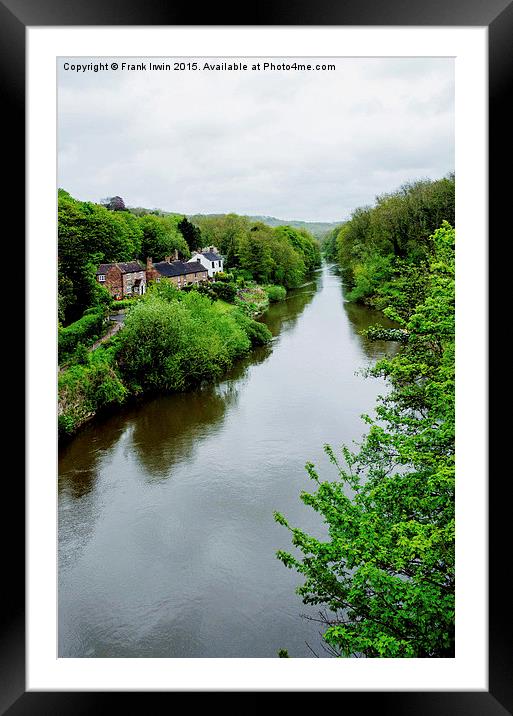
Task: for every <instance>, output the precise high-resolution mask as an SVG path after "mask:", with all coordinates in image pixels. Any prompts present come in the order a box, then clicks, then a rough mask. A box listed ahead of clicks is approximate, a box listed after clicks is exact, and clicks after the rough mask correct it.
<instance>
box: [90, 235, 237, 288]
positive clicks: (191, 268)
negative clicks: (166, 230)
mask: <svg viewBox="0 0 513 716" xmlns="http://www.w3.org/2000/svg"><path fill="white" fill-rule="evenodd" d="M220 271H223V257H222V256H220V255H219V253H218V251H217V249H216V248H215V246H209V247H207V249H202V250H201V251H197V252H195V253H194V254H193V255H192V256H191V258H190V259H189V260H188V261H180V260H178V251H175V253H174V256H173V257H171V256H166V257H165V259H164V261H158V262H156V263H153V261H152V259H151V258H148V259H146V266H144V264H143V263H142V262H141V261H128V262H119V261H118V262H116V263H110V264H100V266H99V267H98V270H97V271H96V280H97V281H98V283H101V284H102V286H105V287H106V288H107V289H108V291H109V292H110V295H111V296H112V297H113V298H115V299H122V298H130V297H131V296H142V295H143V294H144V293H146V288H147V286H148V284H149V283H150V282H151V281H156V282H157V283H158V282H159V281H161V280H162V279H163V278H165V279H168V280H170V281H171V282H172V283H174V284H175V286H177V287H178V288H182V287H183V286H186V285H187V284H191V283H200V281H209V280H210V281H214V280H215V275H216V274H217V273H219V272H220Z"/></svg>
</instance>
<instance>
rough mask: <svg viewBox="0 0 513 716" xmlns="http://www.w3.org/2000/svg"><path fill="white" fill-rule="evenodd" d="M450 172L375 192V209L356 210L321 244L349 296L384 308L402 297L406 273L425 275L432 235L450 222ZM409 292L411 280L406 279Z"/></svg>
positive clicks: (452, 178)
mask: <svg viewBox="0 0 513 716" xmlns="http://www.w3.org/2000/svg"><path fill="white" fill-rule="evenodd" d="M454 186H455V183H454V176H453V175H451V176H449V177H446V178H444V179H439V180H437V181H429V180H425V181H418V182H415V183H412V184H405V185H404V186H402V187H401V188H400V189H399V190H398V191H395V192H392V193H390V194H383V195H381V196H378V197H377V199H376V204H375V206H373V207H360V208H358V209H356V210H355V211H354V212H353V214H352V216H351V219H350V220H349V221H347V222H346V223H344V224H343V225H342V226H341V227H339V228H338V229H336V230H334V231H333V232H331V234H329V235H328V236H327V237H326V238H325V240H324V243H323V249H324V255H325V256H326V258H328V260H335V259H336V260H338V261H339V262H340V265H341V267H342V270H343V275H344V278H345V280H346V282H347V284H348V285H349V287H350V289H351V291H350V292H349V293H348V294H347V298H348V299H349V300H356V301H362V302H364V303H370V304H372V305H374V306H375V307H377V308H380V309H382V308H384V307H385V306H387V305H388V304H389V302H390V301H391V300H393V299H394V298H396V297H397V296H399V295H401V293H402V291H403V288H404V285H405V279H404V276H405V273H406V272H408V271H413V272H415V271H416V272H417V275H418V276H419V277H422V276H424V275H425V273H426V272H425V267H426V262H427V261H428V260H429V258H430V251H431V248H432V246H431V241H430V236H431V235H432V234H433V232H434V231H435V230H436V229H437V228H438V227H440V226H441V224H442V222H443V221H448V222H449V223H450V224H451V225H452V226H454ZM406 282H407V284H408V288H409V290H415V289H414V283H413V282H412V281H411V280H410V277H408V278H407V281H406Z"/></svg>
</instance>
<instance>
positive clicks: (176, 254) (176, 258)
mask: <svg viewBox="0 0 513 716" xmlns="http://www.w3.org/2000/svg"><path fill="white" fill-rule="evenodd" d="M173 261H178V249H175V257H174V259H173Z"/></svg>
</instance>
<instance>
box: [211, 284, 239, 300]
mask: <svg viewBox="0 0 513 716" xmlns="http://www.w3.org/2000/svg"><path fill="white" fill-rule="evenodd" d="M212 290H213V292H214V294H215V296H216V297H217V298H220V299H221V300H222V301H226V302H227V303H233V302H234V300H235V296H236V295H237V287H236V285H235V284H234V283H224V282H221V283H214V284H212Z"/></svg>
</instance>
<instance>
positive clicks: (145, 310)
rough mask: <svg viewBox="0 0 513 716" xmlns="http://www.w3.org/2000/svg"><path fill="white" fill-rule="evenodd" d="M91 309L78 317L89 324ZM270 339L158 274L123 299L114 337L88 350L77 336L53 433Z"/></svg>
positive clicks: (208, 371) (194, 379)
mask: <svg viewBox="0 0 513 716" xmlns="http://www.w3.org/2000/svg"><path fill="white" fill-rule="evenodd" d="M220 285H222V286H224V288H225V289H226V288H229V287H230V285H229V284H226V283H221V284H220ZM207 288H208V289H210V288H211V286H210V285H208V286H207ZM95 315H96V314H95V313H94V309H92V310H91V311H90V312H89V313H88V314H86V315H85V316H84V318H83V319H81V321H79V323H80V324H81V323H82V322H86V319H87V325H89V323H88V321H89V319H90V318H91V319H92V318H93V317H94V316H95ZM72 328H73V327H69V328H65V329H61V332H64V333H66V332H68V333H69V332H70V329H72ZM74 331H75V333H76V332H77V331H76V329H74ZM81 335H82V334H81ZM271 338H272V336H271V333H270V331H269V329H268V328H267V327H266V326H265V325H264V324H262V323H258V322H257V321H255V320H253V319H252V318H251V317H249V316H247V315H245V314H244V313H243V312H242V311H240V310H239V309H238V308H237V307H236V306H234V305H230V304H228V303H226V302H224V301H220V300H217V297H216V296H215V295H214V297H213V298H212V297H210V296H208V295H204V294H202V293H201V292H200V290H190V291H186V290H178V289H177V288H175V287H174V285H173V284H172V283H171V282H169V281H165V280H164V281H161V282H160V283H155V284H153V285H152V286H151V287H150V289H149V290H148V292H147V293H146V294H145V295H144V296H142V297H140V298H139V299H138V300H136V301H132V302H131V307H130V310H129V312H128V313H127V316H126V319H125V324H124V326H123V328H122V329H121V330H120V331H119V333H117V335H116V336H115V337H114V338H111V339H110V340H109V341H108V342H107V343H105V344H103V345H102V346H100V347H99V348H97V350H95V351H93V352H90V351H87V350H86V349H85V347H84V344H83V341H82V343H80V344H79V346H78V347H79V348H80V346H82V348H84V350H75V352H74V354H73V355H72V356H71V365H70V366H68V368H67V369H66V370H63V371H61V373H60V375H59V432H60V435H61V436H64V435H70V434H72V433H73V432H74V431H75V430H76V429H77V428H78V427H80V425H82V424H83V423H84V422H85V421H86V420H88V419H89V418H90V417H92V416H93V415H94V414H95V413H97V412H98V411H99V410H101V409H103V408H106V407H108V406H113V405H118V404H120V403H122V402H123V401H125V400H126V399H127V398H129V397H134V396H140V395H143V394H146V393H154V392H173V391H182V390H186V389H188V388H190V387H192V386H193V385H195V384H197V383H199V382H200V381H203V380H215V379H217V378H219V377H220V376H222V375H223V373H224V372H225V371H226V370H227V369H228V368H230V367H231V365H232V364H233V362H234V360H235V359H236V358H237V357H238V356H241V355H242V354H244V353H246V352H247V351H248V350H249V349H250V348H251V347H253V346H257V345H263V344H265V343H268V342H269V341H270V340H271ZM70 345H71V343H70Z"/></svg>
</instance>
